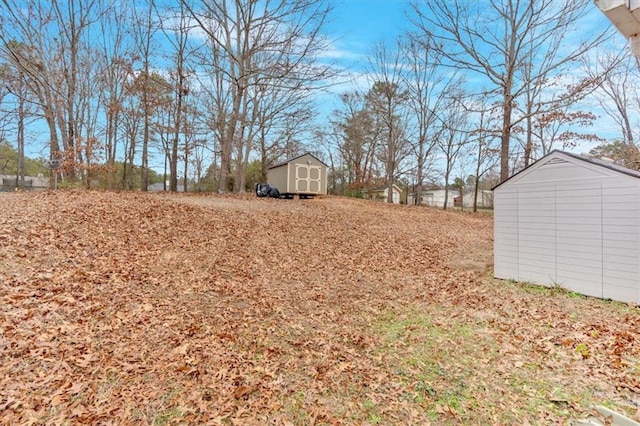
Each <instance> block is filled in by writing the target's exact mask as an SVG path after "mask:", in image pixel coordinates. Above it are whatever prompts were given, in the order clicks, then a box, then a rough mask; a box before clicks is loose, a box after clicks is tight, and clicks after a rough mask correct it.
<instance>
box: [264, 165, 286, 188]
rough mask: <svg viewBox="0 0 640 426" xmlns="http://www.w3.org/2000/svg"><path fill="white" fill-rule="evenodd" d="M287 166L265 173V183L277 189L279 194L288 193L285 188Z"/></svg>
mask: <svg viewBox="0 0 640 426" xmlns="http://www.w3.org/2000/svg"><path fill="white" fill-rule="evenodd" d="M288 169H289V164H283V165H282V166H279V167H275V168H273V169H269V170H268V171H267V183H268V184H269V185H273V186H275V187H276V188H278V191H280V192H281V193H285V192H288V186H287V171H288Z"/></svg>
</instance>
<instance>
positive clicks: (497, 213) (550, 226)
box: [494, 151, 640, 304]
mask: <svg viewBox="0 0 640 426" xmlns="http://www.w3.org/2000/svg"><path fill="white" fill-rule="evenodd" d="M494 275H495V277H496V278H502V279H514V280H517V281H529V282H533V283H538V284H543V285H548V286H549V285H554V284H559V285H561V286H563V287H564V288H567V289H569V290H572V291H576V292H579V293H582V294H586V295H589V296H596V297H601V298H611V299H614V300H620V301H623V302H631V303H637V304H640V173H638V172H636V171H634V170H630V169H626V168H624V167H620V166H617V165H614V164H612V163H607V162H605V161H602V160H597V159H594V158H592V157H586V156H581V155H576V154H570V153H567V152H562V151H553V152H551V153H550V154H548V155H547V156H545V157H543V158H541V159H540V160H538V161H537V162H536V163H534V164H533V165H531V166H530V167H528V168H527V169H525V170H523V171H522V172H520V173H518V174H516V175H514V176H512V177H511V178H510V179H508V180H506V181H505V182H503V183H501V184H500V185H498V186H497V187H495V188H494Z"/></svg>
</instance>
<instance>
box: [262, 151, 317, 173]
mask: <svg viewBox="0 0 640 426" xmlns="http://www.w3.org/2000/svg"><path fill="white" fill-rule="evenodd" d="M305 155H310V156H312V157H313V158H315V159H316V160H318V161H319V162H321V163H322V164H324V165H325V167H329V166H328V165H327V163H325V162H324V161H322V160H321V159H319V158H318V157H316V156H315V155H313V154H312V153H310V152H305V153H304V154H301V155H298V156H297V157H293V158H289V159H288V160H287V161H283V162H281V163H278V164H274V165H273V166H271V167H269V169H275V168H276V167H281V166H284V165H286V164H289V163H290V162H292V161H295V160H297V159H298V158H302V157H304V156H305Z"/></svg>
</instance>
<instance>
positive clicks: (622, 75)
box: [589, 55, 640, 145]
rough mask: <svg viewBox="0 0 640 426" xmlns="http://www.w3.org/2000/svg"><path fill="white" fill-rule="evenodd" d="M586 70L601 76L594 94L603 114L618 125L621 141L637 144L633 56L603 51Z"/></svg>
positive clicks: (638, 107) (638, 95)
mask: <svg viewBox="0 0 640 426" xmlns="http://www.w3.org/2000/svg"><path fill="white" fill-rule="evenodd" d="M607 70H610V72H606V71H607ZM589 73H590V75H591V76H592V77H594V78H595V77H597V76H603V78H602V84H601V85H600V87H599V88H598V90H597V91H596V92H595V95H596V96H595V98H596V100H597V101H598V104H599V105H600V107H601V108H602V110H603V111H604V112H605V113H606V115H607V116H608V117H609V118H610V119H611V120H613V121H614V123H616V124H617V125H618V126H619V129H620V136H621V140H622V142H623V143H625V144H628V145H637V142H636V141H637V139H638V138H637V137H636V135H637V133H638V123H637V122H635V123H634V121H633V118H634V117H637V116H638V113H640V101H639V100H640V91H639V90H638V86H637V81H638V80H637V76H638V68H637V67H636V61H635V59H634V58H633V57H630V56H627V57H625V58H623V59H621V58H620V57H618V56H615V55H606V56H604V57H600V58H598V59H597V62H596V63H595V65H592V66H591V67H590V69H589Z"/></svg>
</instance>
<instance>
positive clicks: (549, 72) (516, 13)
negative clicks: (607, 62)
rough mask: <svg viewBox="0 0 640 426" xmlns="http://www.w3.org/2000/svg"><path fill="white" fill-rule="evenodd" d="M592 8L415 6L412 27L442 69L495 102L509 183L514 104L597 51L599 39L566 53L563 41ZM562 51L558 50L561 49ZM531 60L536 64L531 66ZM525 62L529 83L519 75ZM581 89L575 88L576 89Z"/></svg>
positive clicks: (494, 2) (546, 3)
mask: <svg viewBox="0 0 640 426" xmlns="http://www.w3.org/2000/svg"><path fill="white" fill-rule="evenodd" d="M591 8H592V4H591V1H589V0H578V1H576V0H539V1H534V0H487V1H475V0H423V1H420V2H417V3H414V10H415V11H416V13H417V15H418V19H417V20H416V22H415V24H416V25H417V26H418V28H420V30H421V31H422V32H423V34H424V37H425V40H428V41H429V42H430V43H432V45H433V46H435V47H437V48H438V50H439V51H440V53H442V55H443V57H444V58H446V64H447V65H448V66H450V67H453V68H456V69H462V70H466V71H470V72H474V73H477V74H479V75H482V76H484V77H486V78H487V80H488V81H489V82H490V83H491V84H492V85H493V87H494V90H491V93H496V94H498V95H499V96H500V100H501V109H502V114H501V115H502V119H501V121H502V126H501V127H502V129H501V132H502V135H501V138H502V139H501V148H500V177H501V180H503V181H504V180H506V179H507V178H508V177H509V154H510V148H511V131H512V129H513V127H514V125H516V124H517V121H518V120H521V119H522V117H520V118H518V119H517V120H514V116H513V113H514V105H515V102H516V101H517V99H518V98H519V97H520V96H521V95H522V94H523V93H525V92H526V91H527V90H528V88H529V87H530V86H531V82H532V81H535V82H540V83H541V84H542V83H543V82H544V81H545V80H547V79H548V78H550V77H551V76H553V75H557V74H560V73H562V72H563V71H564V70H565V69H566V68H567V67H568V66H570V65H571V64H572V63H574V61H576V60H578V59H579V58H580V57H581V56H582V55H583V54H585V53H586V52H587V51H589V50H590V49H592V48H593V47H594V46H595V45H597V44H598V43H599V42H600V41H601V40H602V39H603V37H604V33H601V34H597V33H596V34H594V33H592V32H589V33H587V34H585V40H584V41H583V42H581V43H576V44H575V45H572V46H570V47H568V46H566V45H561V43H562V40H563V38H564V37H565V35H566V34H568V32H569V31H572V30H573V29H574V28H575V26H577V25H579V23H580V22H581V18H582V17H584V16H585V14H586V13H588V12H589V11H590V9H591ZM561 47H562V48H561ZM532 58H535V61H532ZM527 61H529V63H530V64H531V65H532V67H533V68H532V69H531V72H530V73H529V79H530V80H524V79H522V77H521V76H522V74H521V73H520V71H521V70H522V68H523V65H525V64H526V63H527ZM580 86H581V85H580V84H578V85H576V89H577V88H579V87H580Z"/></svg>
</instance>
